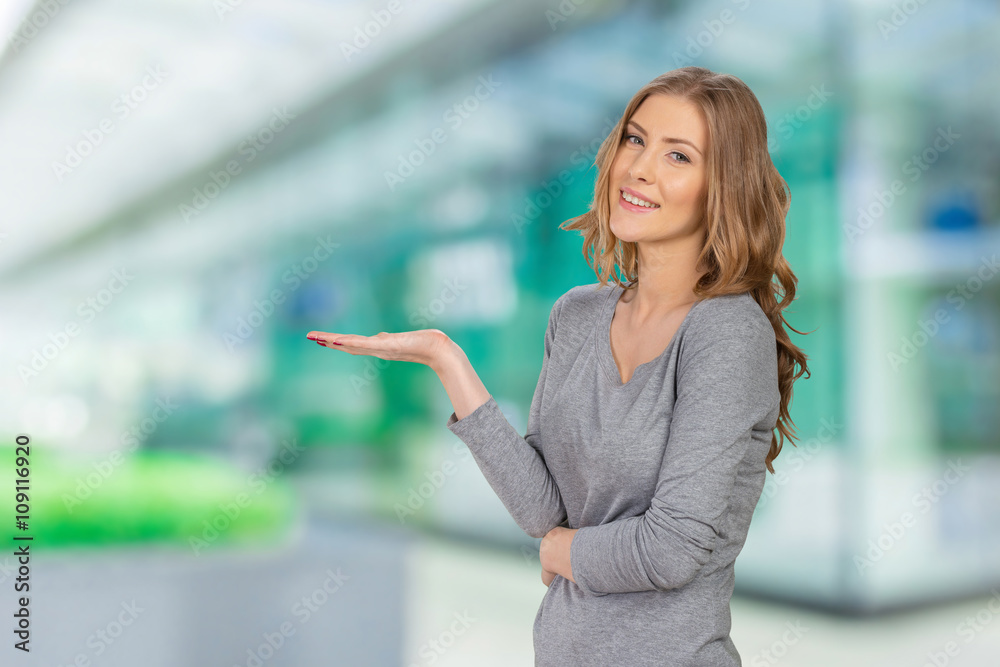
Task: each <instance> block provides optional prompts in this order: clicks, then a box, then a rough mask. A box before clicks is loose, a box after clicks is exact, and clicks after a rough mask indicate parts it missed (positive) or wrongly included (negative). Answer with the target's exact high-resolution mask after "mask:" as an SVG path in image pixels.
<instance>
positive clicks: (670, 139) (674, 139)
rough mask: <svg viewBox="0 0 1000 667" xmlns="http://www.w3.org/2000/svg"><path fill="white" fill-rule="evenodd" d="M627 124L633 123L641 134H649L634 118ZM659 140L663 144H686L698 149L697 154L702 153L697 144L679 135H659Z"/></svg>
mask: <svg viewBox="0 0 1000 667" xmlns="http://www.w3.org/2000/svg"><path fill="white" fill-rule="evenodd" d="M629 124H630V125H635V126H636V128H637V129H638V130H639V131H640V132H642V133H643V134H649V133H648V132H646V130H644V129H643V128H642V125H639V123H637V122H635V121H634V120H630V121H629ZM660 141H661V142H663V143H665V144H687V145H688V146H690V147H691V148H693V149H695V150H696V151H698V155H701V154H702V153H701V149H700V148H698V147H697V146H695V145H694V143H693V142H691V141H688V140H687V139H681V138H680V137H660Z"/></svg>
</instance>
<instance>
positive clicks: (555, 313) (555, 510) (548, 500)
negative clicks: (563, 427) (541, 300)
mask: <svg viewBox="0 0 1000 667" xmlns="http://www.w3.org/2000/svg"><path fill="white" fill-rule="evenodd" d="M561 302H562V298H560V299H559V300H557V301H556V303H555V304H554V305H553V306H552V310H551V311H550V313H549V323H548V327H547V328H546V331H545V353H544V356H543V358H542V371H541V374H540V375H539V377H538V384H537V385H536V387H535V394H534V396H533V398H532V400H531V408H530V410H529V412H528V426H527V433H526V435H525V436H524V437H521V435H520V434H518V432H517V431H516V430H515V429H514V427H513V426H511V424H510V422H508V421H507V418H506V417H504V415H503V412H501V411H500V407H499V406H498V405H497V402H496V401H495V400H494V398H493V396H490V398H489V399H488V400H487V401H486V402H485V403H483V404H482V405H480V406H479V407H478V408H476V409H475V410H474V411H473V412H472V413H470V414H468V415H466V416H465V417H463V418H462V419H458V418H457V416H456V415H455V413H454V412H452V413H451V416H450V417H449V418H448V422H447V426H448V428H449V429H450V430H451V432H452V433H454V434H455V435H457V436H458V437H459V438H460V439H461V440H462V442H464V443H465V444H466V445H468V447H469V451H471V452H472V456H473V458H474V459H475V460H476V464H477V465H478V466H479V469H480V470H482V472H483V475H484V476H485V477H486V481H487V482H489V484H490V486H491V487H492V488H493V490H494V491H495V492H496V494H497V496H499V498H500V500H501V501H502V502H503V504H504V506H505V507H506V508H507V511H508V512H510V515H511V516H512V517H513V518H514V521H515V522H516V523H517V525H518V526H520V527H521V528H522V529H523V530H524V531H525V532H526V533H527V534H528V535H530V536H531V537H544V536H545V534H546V533H548V532H549V531H550V530H552V529H553V528H555V527H556V526H559V525H562V524H563V523H565V521H566V507H565V506H564V504H563V500H562V497H561V496H560V495H559V488H558V487H557V486H556V482H555V479H553V477H552V474H551V473H550V472H549V469H548V467H547V466H546V464H545V459H544V458H543V456H542V453H541V448H540V442H539V432H540V425H539V421H540V408H541V401H542V392H543V391H544V388H545V378H546V375H547V370H548V365H549V357H550V356H551V352H552V346H553V343H554V341H555V335H556V323H557V321H558V318H559V309H560V305H561Z"/></svg>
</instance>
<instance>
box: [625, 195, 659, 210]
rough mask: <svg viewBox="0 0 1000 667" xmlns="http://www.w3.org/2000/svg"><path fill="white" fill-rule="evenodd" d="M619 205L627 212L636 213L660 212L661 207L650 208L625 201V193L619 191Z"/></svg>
mask: <svg viewBox="0 0 1000 667" xmlns="http://www.w3.org/2000/svg"><path fill="white" fill-rule="evenodd" d="M618 204H619V205H620V206H621V207H622V208H623V209H625V210H626V211H632V212H634V213H652V212H653V211H658V210H660V207H659V206H657V207H656V208H649V207H648V206H637V205H636V204H633V203H631V202H629V201H626V200H625V193H624V192H622V191H621V190H619V191H618Z"/></svg>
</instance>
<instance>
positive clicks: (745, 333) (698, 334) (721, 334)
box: [686, 292, 774, 349]
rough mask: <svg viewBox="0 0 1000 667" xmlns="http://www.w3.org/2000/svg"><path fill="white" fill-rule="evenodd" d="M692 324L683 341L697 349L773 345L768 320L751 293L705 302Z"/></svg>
mask: <svg viewBox="0 0 1000 667" xmlns="http://www.w3.org/2000/svg"><path fill="white" fill-rule="evenodd" d="M691 320H692V321H691V323H690V326H689V328H688V332H687V333H688V335H687V336H686V338H688V339H689V340H690V342H693V343H695V344H696V345H699V346H700V345H712V344H717V343H722V342H724V343H726V344H734V343H741V344H742V345H750V346H754V345H755V344H759V346H761V347H762V348H764V349H770V346H771V345H773V344H774V327H773V326H772V325H771V320H770V319H769V318H768V317H767V314H766V313H765V312H764V310H763V309H762V308H761V307H760V304H758V303H757V300H756V299H754V298H753V295H752V294H750V292H741V293H738V294H722V295H719V296H714V297H711V298H708V299H705V300H703V301H702V302H700V303H699V304H698V307H697V309H696V310H695V312H694V313H692V317H691Z"/></svg>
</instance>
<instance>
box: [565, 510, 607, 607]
mask: <svg viewBox="0 0 1000 667" xmlns="http://www.w3.org/2000/svg"><path fill="white" fill-rule="evenodd" d="M590 528H591V526H583V527H582V528H580V529H578V530H577V531H576V534H575V535H573V542H572V543H571V544H570V547H569V564H570V568H571V569H572V570H573V579H574V580H576V585H577V586H579V587H580V590H582V591H583V592H584V593H586V594H587V595H593V596H596V597H600V596H602V595H607V593H601V592H600V591H595V590H594V589H593V588H591V584H590V575H589V573H588V572H587V568H586V565H585V561H586V560H587V557H588V556H589V555H591V551H592V546H591V545H590V544H589V541H588V540H589V535H590Z"/></svg>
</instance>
